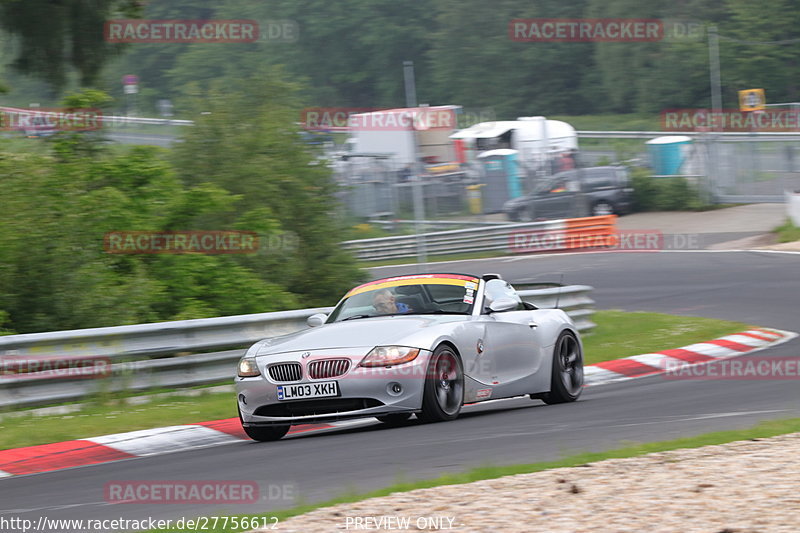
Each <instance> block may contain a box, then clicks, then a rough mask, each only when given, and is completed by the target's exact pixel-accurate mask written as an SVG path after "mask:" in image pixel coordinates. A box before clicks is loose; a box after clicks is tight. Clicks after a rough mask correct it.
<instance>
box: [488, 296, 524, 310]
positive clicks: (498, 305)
mask: <svg viewBox="0 0 800 533" xmlns="http://www.w3.org/2000/svg"><path fill="white" fill-rule="evenodd" d="M517 305H519V302H517V301H516V300H515V299H514V298H498V299H497V300H495V301H493V302H492V303H491V304H489V311H491V312H492V313H500V312H502V311H511V310H512V309H516V308H517Z"/></svg>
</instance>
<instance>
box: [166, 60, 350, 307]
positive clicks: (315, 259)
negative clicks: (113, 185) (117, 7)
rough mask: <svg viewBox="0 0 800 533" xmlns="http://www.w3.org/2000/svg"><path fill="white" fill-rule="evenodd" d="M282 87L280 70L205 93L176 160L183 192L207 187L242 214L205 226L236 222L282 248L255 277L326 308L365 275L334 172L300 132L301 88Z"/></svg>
mask: <svg viewBox="0 0 800 533" xmlns="http://www.w3.org/2000/svg"><path fill="white" fill-rule="evenodd" d="M285 78H286V77H285V75H284V74H283V72H282V70H281V69H274V68H263V69H261V70H259V71H258V72H255V73H253V75H252V76H248V77H247V78H245V79H242V80H237V81H233V82H231V81H227V82H225V83H222V82H220V83H215V84H212V86H211V87H210V88H209V89H208V90H207V91H202V90H200V89H198V93H197V94H196V95H195V96H194V99H193V105H194V106H195V109H196V110H197V115H198V116H199V119H198V120H197V122H196V124H195V126H194V127H193V128H190V129H188V130H187V133H186V135H185V138H184V142H182V143H180V144H179V145H178V146H177V147H176V148H175V151H174V152H175V153H174V157H173V161H174V163H175V168H177V169H179V176H180V178H181V179H182V181H183V182H184V183H185V184H186V185H188V186H197V185H198V184H199V183H201V182H209V183H212V184H214V185H216V186H218V187H220V188H221V189H224V190H225V191H228V192H229V193H231V194H234V195H236V196H237V198H238V200H237V201H236V204H235V212H231V213H227V214H223V213H220V214H219V216H218V217H216V218H215V219H207V220H213V221H214V223H215V224H225V223H228V224H232V223H234V222H235V221H238V227H239V228H240V229H253V230H254V231H259V232H263V233H264V234H265V235H267V236H268V240H269V239H270V236H271V241H272V242H273V243H275V245H273V246H268V247H267V248H266V249H265V250H264V254H263V256H260V257H259V261H258V262H255V261H253V259H252V258H251V259H247V261H246V264H247V265H248V266H249V267H250V268H251V269H253V270H255V271H257V272H260V273H261V274H262V276H264V277H270V278H272V279H276V278H281V279H284V280H287V282H288V283H289V286H290V287H291V290H292V292H295V293H299V294H302V295H304V296H306V298H307V300H306V303H308V304H310V305H329V304H330V303H331V296H332V295H334V294H341V293H343V292H344V291H345V290H346V289H347V288H349V286H350V285H351V284H352V282H353V281H354V280H357V279H360V274H359V272H358V269H357V267H356V266H355V263H354V261H353V259H352V258H351V257H350V256H349V255H348V254H346V253H345V252H344V251H343V250H342V249H341V247H340V246H339V242H340V241H341V240H342V235H343V234H344V230H345V228H343V227H342V225H341V224H340V223H339V222H338V221H337V218H336V216H335V214H336V208H337V205H336V202H335V201H334V197H333V194H334V192H335V186H334V183H333V180H332V179H331V175H330V170H329V169H328V168H327V167H324V166H322V165H314V164H312V163H313V161H314V157H313V154H312V153H311V152H309V150H308V148H307V146H306V145H305V144H304V143H303V141H302V138H301V137H300V135H299V129H298V127H297V126H295V124H294V123H295V121H296V118H297V117H298V116H299V113H300V108H301V100H300V98H299V92H300V86H299V85H297V84H295V83H291V82H288V81H286V79H285ZM201 110H203V111H204V114H200V111H201ZM245 225H248V226H249V227H245ZM286 232H291V233H286ZM279 234H284V236H283V237H279ZM291 236H294V241H293V240H292V239H293V237H291ZM278 237H279V238H278ZM287 239H288V240H287Z"/></svg>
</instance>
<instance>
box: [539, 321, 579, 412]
mask: <svg viewBox="0 0 800 533" xmlns="http://www.w3.org/2000/svg"><path fill="white" fill-rule="evenodd" d="M582 391H583V352H582V351H581V345H580V343H579V342H578V338H577V337H576V336H575V334H574V333H572V332H571V331H564V332H563V333H561V335H559V337H558V340H557V341H556V344H555V346H554V347H553V370H552V374H551V378H550V392H547V393H545V394H539V395H532V396H531V397H535V398H539V399H541V400H542V401H543V402H544V403H546V404H556V403H566V402H574V401H575V400H577V399H578V397H579V396H580V395H581V392H582Z"/></svg>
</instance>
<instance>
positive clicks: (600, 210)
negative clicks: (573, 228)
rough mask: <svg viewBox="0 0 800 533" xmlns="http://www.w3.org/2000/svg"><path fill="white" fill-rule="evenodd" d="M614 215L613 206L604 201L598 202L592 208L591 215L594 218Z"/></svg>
mask: <svg viewBox="0 0 800 533" xmlns="http://www.w3.org/2000/svg"><path fill="white" fill-rule="evenodd" d="M613 214H614V206H613V205H611V204H610V203H608V202H606V201H605V200H600V201H599V202H597V203H595V204H594V205H593V206H592V215H593V216H596V217H601V216H605V215H613Z"/></svg>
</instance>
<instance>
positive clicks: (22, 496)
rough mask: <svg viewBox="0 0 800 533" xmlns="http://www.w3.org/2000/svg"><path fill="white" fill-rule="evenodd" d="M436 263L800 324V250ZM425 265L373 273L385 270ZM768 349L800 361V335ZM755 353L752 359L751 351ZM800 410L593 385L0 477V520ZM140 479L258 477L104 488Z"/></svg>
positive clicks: (384, 475) (507, 460)
mask: <svg viewBox="0 0 800 533" xmlns="http://www.w3.org/2000/svg"><path fill="white" fill-rule="evenodd" d="M429 270H431V271H439V272H442V271H450V272H466V273H476V274H482V273H484V272H499V273H501V274H502V275H503V276H504V277H505V278H506V279H509V280H513V281H525V282H541V281H559V280H560V279H561V275H562V274H563V282H564V283H565V284H588V285H592V286H594V287H595V292H594V298H595V300H596V301H597V306H598V308H603V309H615V308H616V309H626V310H646V311H659V312H666V313H674V314H682V315H695V316H707V317H713V318H721V319H729V320H740V321H743V322H748V323H752V324H756V325H761V326H768V327H774V328H779V329H784V330H790V331H800V313H798V309H800V254H778V253H763V252H684V253H679V252H666V253H597V254H575V255H552V256H535V257H532V256H527V257H519V258H505V259H494V260H475V261H469V262H458V263H455V262H453V263H445V264H437V265H433V266H431V267H430V268H429ZM415 271H417V269H416V267H414V266H407V267H390V268H389V267H387V268H380V269H374V270H373V274H374V276H375V277H383V276H387V275H394V274H398V273H408V272H415ZM757 355H758V356H763V355H770V356H776V357H790V356H795V357H796V356H800V339H794V340H792V341H790V342H788V343H785V344H781V345H778V346H776V347H773V348H771V349H769V350H768V351H762V352H760V353H758V354H757ZM745 357H747V356H745ZM786 417H800V389H799V388H798V384H797V382H796V381H788V380H787V381H779V380H776V381H766V380H752V381H697V380H668V379H664V378H663V377H659V376H652V377H647V378H642V379H636V380H632V381H627V382H622V383H616V384H608V385H601V386H597V387H593V388H588V389H586V390H585V392H584V394H583V396H582V397H581V399H580V400H579V401H578V402H577V403H574V404H569V405H559V406H546V405H544V404H542V403H541V402H539V401H532V400H528V399H513V400H507V401H500V402H494V403H489V404H482V405H476V406H473V407H468V408H466V410H465V412H464V414H463V415H462V416H461V417H460V418H459V419H458V420H456V421H453V422H448V423H442V424H429V425H422V424H419V423H416V422H411V423H409V424H408V425H407V426H404V427H400V428H386V427H383V426H382V425H380V424H377V423H376V424H373V425H369V426H366V427H358V428H350V429H339V430H334V431H326V432H321V433H316V434H305V435H303V434H299V435H296V436H292V437H287V438H285V439H284V440H282V441H279V442H274V443H255V442H241V443H234V444H227V445H223V446H217V447H212V448H204V449H198V450H192V451H188V452H180V453H175V454H168V455H161V456H155V457H151V458H137V459H130V460H125V461H120V462H116V463H108V464H101V465H95V466H88V467H81V468H75V469H71V470H62V471H57V472H50V473H45V474H36V475H30V476H20V477H13V478H7V479H2V480H0V516H2V517H5V518H11V517H20V518H28V519H32V520H38V517H39V516H46V517H48V518H75V519H81V518H83V519H87V518H93V519H94V518H128V519H136V520H141V519H145V518H147V517H155V518H172V519H177V518H181V517H195V516H200V515H205V516H225V515H232V514H240V513H255V512H266V511H269V510H274V509H280V508H286V507H290V506H292V505H293V504H295V503H297V502H298V501H300V500H298V497H299V498H301V499H302V501H303V502H315V501H320V500H325V499H328V498H331V497H334V496H337V495H341V494H342V493H345V492H348V491H353V490H356V491H358V492H363V491H368V490H370V489H377V488H381V487H384V486H387V485H390V484H392V483H393V482H396V481H398V480H413V479H423V478H431V477H436V476H438V475H440V474H443V473H446V472H459V471H463V470H465V469H468V468H471V467H475V466H482V465H487V464H518V463H531V462H537V461H546V460H552V459H557V458H559V457H563V456H564V455H568V454H572V453H576V452H582V451H601V450H606V449H611V448H616V447H620V446H623V445H625V444H629V443H631V442H652V441H660V440H667V439H674V438H679V437H684V436H691V435H697V434H702V433H706V432H709V431H716V430H726V429H737V428H745V427H748V426H751V425H753V424H755V423H757V422H758V421H760V420H765V419H775V418H786ZM123 480H124V481H129V480H152V481H162V480H247V481H256V482H257V483H259V484H260V486H261V489H262V493H263V496H264V497H265V499H264V501H262V502H260V503H258V504H251V505H163V504H147V505H145V504H136V505H132V504H114V505H112V504H107V503H105V501H104V495H103V486H104V484H105V483H107V482H112V481H123Z"/></svg>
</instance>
